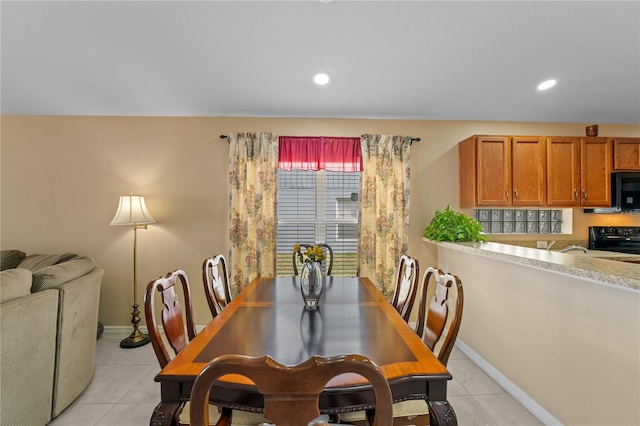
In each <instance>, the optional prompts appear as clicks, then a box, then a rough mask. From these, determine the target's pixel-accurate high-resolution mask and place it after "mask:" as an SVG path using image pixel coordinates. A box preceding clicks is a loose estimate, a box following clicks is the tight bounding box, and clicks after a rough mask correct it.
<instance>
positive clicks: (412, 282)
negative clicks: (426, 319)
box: [391, 255, 420, 322]
mask: <svg viewBox="0 0 640 426" xmlns="http://www.w3.org/2000/svg"><path fill="white" fill-rule="evenodd" d="M419 279H420V265H419V263H418V260H417V259H414V258H413V257H410V256H407V255H402V256H401V257H400V263H398V270H397V274H396V288H395V290H394V292H393V301H392V302H391V304H392V305H393V306H394V307H395V308H396V310H397V311H398V313H399V314H400V315H401V316H402V318H404V320H405V321H406V322H409V317H410V316H411V310H412V309H413V304H414V302H415V300H416V294H417V292H418V280H419Z"/></svg>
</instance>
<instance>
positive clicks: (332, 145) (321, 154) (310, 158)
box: [278, 136, 362, 172]
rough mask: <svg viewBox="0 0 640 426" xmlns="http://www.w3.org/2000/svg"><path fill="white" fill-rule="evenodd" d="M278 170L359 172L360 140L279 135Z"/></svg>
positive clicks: (360, 164)
mask: <svg viewBox="0 0 640 426" xmlns="http://www.w3.org/2000/svg"><path fill="white" fill-rule="evenodd" d="M278 168H279V169H283V170H329V171H332V172H360V171H362V150H361V149H360V138H359V137H357V138H334V137H326V136H280V138H279V147H278Z"/></svg>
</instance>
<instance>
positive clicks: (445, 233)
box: [424, 204, 487, 242]
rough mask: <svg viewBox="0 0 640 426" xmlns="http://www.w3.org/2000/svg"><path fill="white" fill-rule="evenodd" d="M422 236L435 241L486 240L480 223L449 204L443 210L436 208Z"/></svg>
mask: <svg viewBox="0 0 640 426" xmlns="http://www.w3.org/2000/svg"><path fill="white" fill-rule="evenodd" d="M424 237H425V238H427V239H429V240H432V241H435V242H440V241H487V236H486V235H483V234H482V225H480V222H478V221H477V220H475V219H473V218H470V217H469V216H467V215H465V214H464V213H459V212H456V211H453V210H451V205H450V204H449V205H448V206H447V208H446V209H445V210H443V211H440V210H436V212H435V214H434V215H433V219H432V220H431V223H429V226H427V227H426V228H425V230H424Z"/></svg>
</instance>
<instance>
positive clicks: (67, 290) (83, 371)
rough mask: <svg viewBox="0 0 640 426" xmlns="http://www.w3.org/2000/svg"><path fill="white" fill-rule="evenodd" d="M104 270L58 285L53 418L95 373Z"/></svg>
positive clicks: (94, 271)
mask: <svg viewBox="0 0 640 426" xmlns="http://www.w3.org/2000/svg"><path fill="white" fill-rule="evenodd" d="M103 274H104V270H103V269H102V268H101V267H99V266H96V267H94V268H93V270H92V271H91V272H89V273H88V274H86V275H83V276H81V277H79V278H76V279H74V280H71V281H69V282H67V283H65V284H61V285H58V286H56V287H55V289H56V290H58V291H59V294H60V309H59V312H58V342H57V354H56V359H57V365H56V372H55V385H54V392H53V411H52V414H53V417H56V416H57V415H58V414H60V413H61V412H62V410H64V409H65V408H66V407H67V406H69V404H71V403H72V402H73V400H75V399H76V398H77V397H78V395H80V394H81V393H82V391H83V390H84V389H85V388H86V387H87V385H88V384H89V382H91V379H92V378H93V374H94V372H95V363H94V356H95V351H96V330H97V327H98V307H99V302H100V286H101V284H102V276H103Z"/></svg>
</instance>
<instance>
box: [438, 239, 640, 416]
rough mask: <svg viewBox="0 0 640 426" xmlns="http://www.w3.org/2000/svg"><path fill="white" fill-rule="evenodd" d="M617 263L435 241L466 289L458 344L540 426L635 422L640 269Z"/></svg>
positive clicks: (443, 263) (594, 256)
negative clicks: (540, 423)
mask: <svg viewBox="0 0 640 426" xmlns="http://www.w3.org/2000/svg"><path fill="white" fill-rule="evenodd" d="M602 256H604V258H603V257H602ZM612 259H618V260H612ZM620 259H622V260H633V259H634V258H633V255H620V254H616V253H608V252H600V251H596V250H589V251H588V252H587V253H582V252H580V251H577V250H576V251H571V252H568V253H561V252H558V251H547V250H545V249H535V248H525V247H520V246H512V245H507V244H499V243H444V242H440V243H437V266H438V268H440V269H442V270H443V271H445V272H449V273H452V274H455V275H457V276H458V277H459V278H460V280H461V282H462V285H463V286H464V298H465V301H464V317H463V319H462V323H461V325H460V333H459V334H458V341H457V343H456V345H457V346H458V347H459V348H460V350H462V352H463V353H465V354H466V355H467V356H468V357H469V358H470V359H471V360H472V361H474V362H475V363H476V364H477V365H478V366H480V368H482V369H483V370H485V372H486V373H487V374H489V376H490V377H492V378H493V379H494V380H496V381H497V382H498V383H499V384H500V385H501V386H502V387H503V388H505V389H507V391H508V392H509V393H510V394H511V395H512V396H514V398H516V399H517V400H518V401H519V402H520V403H521V404H522V405H524V406H525V407H527V408H528V409H529V410H531V411H532V412H533V413H534V414H535V415H536V416H537V417H538V418H539V419H541V421H542V422H543V423H544V424H566V425H604V424H608V425H614V424H619V425H622V424H640V411H639V410H638V401H640V265H637V264H633V263H625V262H623V261H619V260H620Z"/></svg>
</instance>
